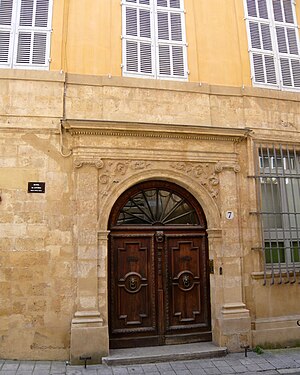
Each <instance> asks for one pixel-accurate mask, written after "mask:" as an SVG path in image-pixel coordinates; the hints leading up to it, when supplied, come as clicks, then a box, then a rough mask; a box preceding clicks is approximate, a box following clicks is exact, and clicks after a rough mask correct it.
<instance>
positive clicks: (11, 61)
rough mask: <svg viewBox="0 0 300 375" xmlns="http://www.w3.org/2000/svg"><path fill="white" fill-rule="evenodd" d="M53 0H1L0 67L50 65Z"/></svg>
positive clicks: (44, 66)
mask: <svg viewBox="0 0 300 375" xmlns="http://www.w3.org/2000/svg"><path fill="white" fill-rule="evenodd" d="M51 18H52V0H0V67H1V68H24V69H47V68H49V55H50V33H51Z"/></svg>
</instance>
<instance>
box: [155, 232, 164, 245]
mask: <svg viewBox="0 0 300 375" xmlns="http://www.w3.org/2000/svg"><path fill="white" fill-rule="evenodd" d="M155 238H156V242H164V232H162V231H157V232H156V233H155Z"/></svg>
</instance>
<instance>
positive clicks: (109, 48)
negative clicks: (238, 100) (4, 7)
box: [50, 0, 300, 87]
mask: <svg viewBox="0 0 300 375" xmlns="http://www.w3.org/2000/svg"><path fill="white" fill-rule="evenodd" d="M184 4H185V10H186V31H187V42H188V68H189V71H190V75H189V81H190V82H203V83H210V84H216V85H225V86H238V87H240V86H243V85H244V86H251V77H250V64H249V55H248V44H247V34H246V27H245V26H246V25H245V20H244V2H243V0H185V2H184ZM296 7H297V16H298V17H297V19H298V21H299V19H300V1H297V4H296ZM121 8H122V7H121V2H120V0H84V1H82V0H54V10H53V23H52V26H53V34H52V44H51V60H52V62H51V67H50V70H54V71H57V70H63V71H65V72H68V73H75V74H89V75H109V74H111V75H112V76H121V75H122V70H121V63H122V48H121V47H122V40H121V20H122V15H121V12H122V9H121Z"/></svg>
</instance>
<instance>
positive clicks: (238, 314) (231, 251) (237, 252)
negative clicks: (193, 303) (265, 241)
mask: <svg viewBox="0 0 300 375" xmlns="http://www.w3.org/2000/svg"><path fill="white" fill-rule="evenodd" d="M218 172H219V179H220V186H221V194H220V209H221V227H222V237H221V238H216V239H215V240H214V241H217V244H216V245H217V246H215V253H214V257H215V265H216V267H215V274H214V282H215V285H214V286H215V287H214V298H215V300H214V301H213V302H214V303H215V306H214V309H215V316H216V321H215V322H214V323H215V327H214V328H215V329H214V332H215V333H214V340H215V341H216V343H217V344H218V345H221V346H226V347H227V348H228V350H229V351H240V350H241V348H242V347H244V346H245V345H250V346H251V319H250V314H249V310H248V309H247V308H246V305H245V303H244V293H243V264H242V259H243V254H242V238H241V230H240V220H241V219H240V217H239V216H240V210H239V205H238V202H239V190H238V178H239V176H238V175H239V166H238V165H237V164H234V165H226V164H224V165H220V166H219V169H218Z"/></svg>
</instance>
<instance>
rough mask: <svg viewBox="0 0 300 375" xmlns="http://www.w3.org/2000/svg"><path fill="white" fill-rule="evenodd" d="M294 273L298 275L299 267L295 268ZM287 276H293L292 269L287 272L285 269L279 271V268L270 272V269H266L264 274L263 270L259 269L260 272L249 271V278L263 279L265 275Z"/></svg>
mask: <svg viewBox="0 0 300 375" xmlns="http://www.w3.org/2000/svg"><path fill="white" fill-rule="evenodd" d="M295 274H296V276H300V270H299V269H297V270H295ZM287 276H290V277H293V276H294V271H293V270H290V271H289V272H287V271H286V270H285V271H281V272H279V270H274V271H273V272H272V271H269V270H267V271H266V275H265V274H264V272H263V271H261V272H252V273H251V278H252V279H253V280H261V279H264V278H265V277H266V278H267V279H271V278H272V277H275V278H279V277H287Z"/></svg>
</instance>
